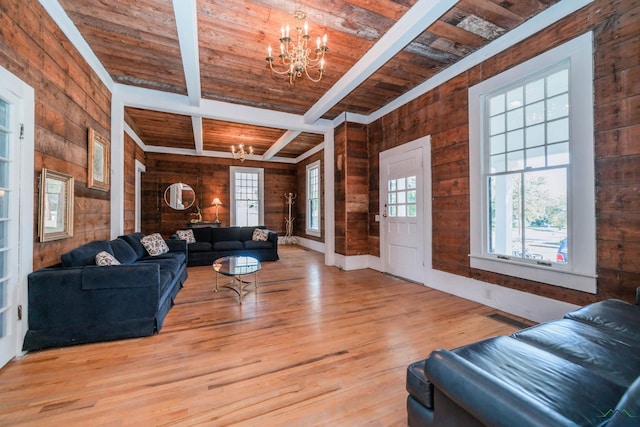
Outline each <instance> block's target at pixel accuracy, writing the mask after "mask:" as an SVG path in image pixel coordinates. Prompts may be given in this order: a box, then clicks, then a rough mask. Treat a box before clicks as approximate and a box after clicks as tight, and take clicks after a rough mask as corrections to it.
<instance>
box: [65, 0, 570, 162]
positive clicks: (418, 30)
mask: <svg viewBox="0 0 640 427" xmlns="http://www.w3.org/2000/svg"><path fill="white" fill-rule="evenodd" d="M558 1H559V0H518V1H513V0H460V1H451V0H449V1H442V0H441V1H434V0H377V1H371V0H334V1H319V0H317V1H312V0H298V1H292V0H175V5H176V9H175V10H174V2H172V1H171V0H136V1H131V0H108V1H107V0H59V3H60V5H61V6H62V8H63V9H64V11H65V12H66V14H67V15H68V16H69V18H70V19H71V21H72V22H73V24H74V25H75V27H76V28H77V29H78V30H79V32H80V34H81V35H82V36H83V38H84V39H85V40H86V42H87V43H88V45H89V46H90V48H91V49H92V50H93V52H94V53H95V55H96V56H97V58H98V59H99V61H100V62H101V64H102V65H103V66H104V68H105V69H106V70H107V72H108V73H109V75H110V76H111V78H112V79H113V81H114V82H115V83H116V84H119V85H126V86H136V87H140V88H144V89H147V90H149V91H152V92H145V93H154V94H158V96H160V97H162V96H166V97H171V96H174V97H175V96H176V95H177V96H180V99H182V98H184V99H187V97H188V99H189V104H190V106H191V107H192V108H185V109H184V113H183V114H176V111H170V110H172V109H171V108H164V109H163V108H161V107H158V108H156V106H155V105H152V102H151V101H150V102H149V104H151V105H145V101H144V99H140V100H139V102H138V101H136V102H135V104H136V105H131V106H129V107H128V108H126V118H127V123H129V125H130V126H131V128H132V129H134V131H135V132H136V133H137V135H138V136H139V137H140V139H141V140H142V141H143V142H144V144H145V145H146V146H147V147H149V149H150V150H153V149H157V148H158V147H162V149H163V150H171V149H174V150H176V152H179V151H180V150H179V149H185V150H194V152H195V153H196V154H202V155H221V153H228V152H229V151H230V147H231V145H238V144H240V143H244V144H245V145H251V146H252V147H253V148H254V150H255V152H256V154H257V155H259V156H265V157H264V158H265V159H268V158H272V157H273V156H275V157H274V158H282V159H290V160H291V159H296V158H298V157H299V156H303V155H304V153H305V152H307V151H308V150H310V149H312V148H313V147H314V146H316V145H318V144H321V143H322V141H323V135H322V132H323V131H324V130H323V129H326V126H324V127H323V126H317V129H316V128H315V127H314V126H316V125H318V124H319V123H321V122H322V123H324V122H326V121H329V120H333V119H335V118H336V117H339V116H340V115H341V114H342V113H343V112H348V113H356V114H360V115H364V116H367V115H370V114H373V113H375V112H376V111H378V110H379V109H381V108H383V107H384V106H385V105H387V104H388V103H389V102H391V101H393V100H395V99H396V98H398V97H400V96H402V95H404V94H406V93H407V92H409V91H410V90H411V89H413V88H415V87H416V86H418V85H420V84H422V83H423V82H425V81H427V80H428V79H430V78H433V77H434V76H435V75H437V74H438V73H439V72H441V71H442V70H444V69H446V68H447V67H449V66H451V65H452V64H454V63H456V62H458V61H460V60H461V59H463V58H465V57H466V56H467V55H469V54H471V53H473V52H474V51H476V50H478V49H480V48H482V47H484V46H486V45H487V44H488V43H490V42H491V41H493V40H495V39H497V38H499V37H508V35H506V34H507V33H508V32H509V31H510V30H512V29H514V28H516V27H518V26H519V25H520V24H522V23H523V22H525V21H527V20H528V19H530V18H532V17H533V16H534V15H536V14H538V13H540V12H541V11H543V10H545V9H547V8H548V7H550V6H552V5H553V4H554V3H557V2H558ZM414 6H415V7H414ZM427 9H428V10H427ZM295 10H302V11H304V12H305V13H306V15H307V22H308V24H309V33H310V34H311V35H312V40H315V37H316V36H322V35H323V34H327V37H328V43H327V44H328V46H329V52H328V53H327V55H326V73H325V74H324V77H323V78H322V80H321V81H320V82H318V83H313V82H310V81H309V80H305V79H297V80H296V82H295V84H294V85H290V84H289V83H288V81H287V78H286V76H281V75H276V74H274V73H272V72H271V71H270V70H269V67H268V65H267V62H266V61H265V58H266V56H267V46H268V45H272V46H273V47H274V49H277V48H278V46H279V41H278V38H279V37H280V28H281V26H282V25H285V24H287V23H288V24H290V25H291V26H292V27H293V26H294V21H295V19H294V18H293V12H294V11H295ZM434 14H435V16H433V15H434ZM194 24H197V30H196V26H195V25H194ZM421 25H422V26H421ZM412 32H413V33H412ZM414 35H415V36H414ZM407 36H411V38H409V39H406V40H405V38H406V37H407ZM172 99H173V98H172ZM210 105H213V106H215V107H216V108H218V109H219V110H221V111H225V114H220V117H218V115H216V114H210V113H209V112H208V108H209V107H208V106H210ZM141 106H143V107H141ZM237 106H243V107H250V108H251V109H250V110H247V109H237ZM247 111H248V112H249V114H247V113H246V112H247ZM269 111H270V112H278V113H282V114H281V116H282V118H281V119H280V116H273V115H270V114H271V113H269ZM222 116H224V119H223V117H222ZM194 118H195V120H194ZM200 118H202V119H201V120H200ZM298 119H299V120H298ZM289 123H291V126H289ZM294 123H296V125H295V126H294V125H293V124H294ZM301 124H304V125H301ZM287 131H288V132H287Z"/></svg>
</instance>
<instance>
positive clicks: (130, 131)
mask: <svg viewBox="0 0 640 427" xmlns="http://www.w3.org/2000/svg"><path fill="white" fill-rule="evenodd" d="M124 131H125V133H126V134H127V135H129V136H130V137H131V139H133V141H134V142H135V143H136V144H138V147H140V148H141V149H142V151H147V146H146V145H145V143H144V142H142V140H141V139H140V137H139V136H138V134H137V133H136V132H135V131H134V130H133V129H132V128H131V126H129V124H128V123H127V122H124Z"/></svg>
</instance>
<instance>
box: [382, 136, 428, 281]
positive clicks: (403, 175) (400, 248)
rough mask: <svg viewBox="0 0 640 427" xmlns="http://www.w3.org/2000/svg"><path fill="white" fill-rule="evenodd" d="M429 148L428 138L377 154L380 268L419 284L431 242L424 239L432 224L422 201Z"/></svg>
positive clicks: (424, 192) (425, 191) (426, 189)
mask: <svg viewBox="0 0 640 427" xmlns="http://www.w3.org/2000/svg"><path fill="white" fill-rule="evenodd" d="M428 149H429V146H428V137H427V138H426V139H422V140H418V141H414V143H409V144H405V145H404V146H400V147H397V148H394V149H391V150H387V151H385V152H382V153H380V212H381V214H382V215H381V218H380V256H381V258H382V268H383V271H384V272H386V273H389V274H393V275H394V276H399V277H403V278H406V279H409V280H413V281H416V282H420V283H422V282H423V281H424V272H425V267H426V260H425V254H428V255H429V256H430V254H431V251H430V245H431V242H430V241H429V242H426V238H425V236H426V234H425V226H426V225H428V226H429V227H430V224H431V221H430V220H429V221H427V220H426V219H425V206H426V203H425V199H426V198H427V197H426V195H428V194H430V188H426V186H425V179H424V178H425V174H424V163H425V155H426V154H425V151H426V150H428ZM427 158H428V157H427ZM429 182H430V181H429ZM429 186H430V184H429ZM428 206H430V203H429V204H428ZM428 214H429V215H430V212H429V213H428ZM429 219H430V218H429ZM429 234H430V233H429ZM426 245H429V250H428V251H425V247H426Z"/></svg>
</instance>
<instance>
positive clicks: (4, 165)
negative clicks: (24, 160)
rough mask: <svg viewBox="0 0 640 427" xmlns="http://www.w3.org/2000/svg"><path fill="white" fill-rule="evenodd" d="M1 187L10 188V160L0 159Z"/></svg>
mask: <svg viewBox="0 0 640 427" xmlns="http://www.w3.org/2000/svg"><path fill="white" fill-rule="evenodd" d="M0 188H9V162H6V161H3V160H0Z"/></svg>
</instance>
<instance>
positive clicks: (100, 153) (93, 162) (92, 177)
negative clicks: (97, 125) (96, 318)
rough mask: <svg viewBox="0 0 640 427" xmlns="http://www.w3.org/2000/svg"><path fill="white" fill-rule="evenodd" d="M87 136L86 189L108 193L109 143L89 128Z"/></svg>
mask: <svg viewBox="0 0 640 427" xmlns="http://www.w3.org/2000/svg"><path fill="white" fill-rule="evenodd" d="M88 134H89V135H88V149H89V150H88V165H87V166H88V167H87V174H88V177H87V187H89V188H94V189H97V190H102V191H109V176H110V175H111V173H110V171H111V170H110V164H109V162H110V155H111V150H110V148H111V147H110V144H109V141H108V140H107V139H106V138H104V137H102V136H101V135H99V134H98V133H97V132H96V131H95V130H94V129H93V128H89V132H88Z"/></svg>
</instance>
